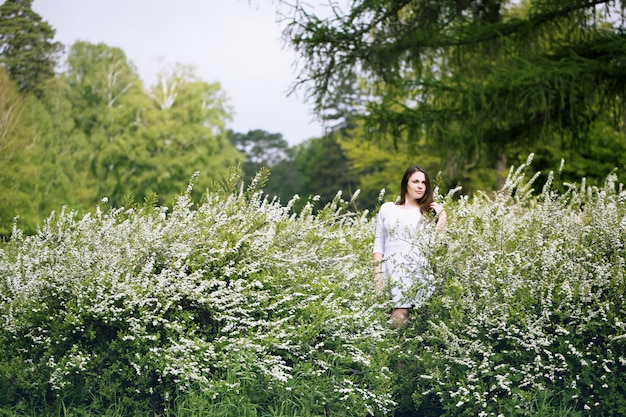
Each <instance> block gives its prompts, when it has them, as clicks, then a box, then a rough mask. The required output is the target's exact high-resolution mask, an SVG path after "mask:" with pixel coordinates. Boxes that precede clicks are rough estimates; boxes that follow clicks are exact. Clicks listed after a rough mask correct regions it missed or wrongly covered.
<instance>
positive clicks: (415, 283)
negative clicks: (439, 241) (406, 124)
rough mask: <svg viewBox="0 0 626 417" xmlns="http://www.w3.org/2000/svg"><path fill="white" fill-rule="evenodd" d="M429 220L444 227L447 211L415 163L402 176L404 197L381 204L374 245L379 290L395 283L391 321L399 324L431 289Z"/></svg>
mask: <svg viewBox="0 0 626 417" xmlns="http://www.w3.org/2000/svg"><path fill="white" fill-rule="evenodd" d="M429 222H433V223H434V224H435V229H438V230H441V229H442V228H444V227H445V225H446V213H445V211H444V210H443V207H442V206H441V204H439V203H436V202H435V201H434V199H433V189H432V184H431V182H430V178H429V177H428V173H427V172H426V171H425V170H424V169H423V168H421V167H419V166H417V165H413V166H410V167H408V168H407V169H406V171H405V172H404V175H403V176H402V181H401V182H400V198H399V199H398V200H397V201H396V202H393V203H392V202H388V203H384V204H383V205H382V206H381V207H380V210H379V212H378V217H377V219H376V236H375V239H374V249H373V253H374V289H375V290H376V291H377V292H378V293H382V291H383V289H384V288H386V286H387V285H389V287H390V288H391V300H392V301H393V303H394V308H393V310H392V311H391V320H392V321H393V322H394V324H395V325H396V327H398V328H401V327H404V326H405V325H406V323H407V321H408V319H409V309H410V308H413V307H416V306H418V305H419V304H420V303H421V302H423V301H424V300H425V299H427V298H428V297H429V296H430V294H431V292H432V288H431V286H430V281H431V280H432V272H431V269H430V266H429V264H428V260H427V259H426V256H425V255H424V252H423V248H424V246H425V245H428V244H429V243H430V242H431V233H430V232H431V231H432V228H431V227H430V226H429V225H428V223H429Z"/></svg>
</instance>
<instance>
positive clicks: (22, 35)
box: [0, 0, 63, 97]
mask: <svg viewBox="0 0 626 417" xmlns="http://www.w3.org/2000/svg"><path fill="white" fill-rule="evenodd" d="M32 3H33V0H6V1H5V2H4V3H3V4H2V5H0V64H1V65H3V66H4V67H5V68H6V70H7V71H8V73H9V74H10V76H11V79H13V80H14V81H15V83H16V84H17V85H18V88H19V90H20V91H21V92H29V93H33V94H35V95H36V96H38V97H41V96H42V95H43V89H44V84H45V82H46V81H47V80H49V79H51V78H53V77H54V67H55V65H56V62H57V59H58V55H59V54H60V53H61V52H62V49H63V46H62V45H61V44H60V43H58V42H53V38H54V34H55V30H54V29H53V28H52V27H51V26H50V25H49V24H48V23H46V22H44V21H43V20H42V18H41V16H39V15H38V14H37V13H35V12H34V11H33V9H32Z"/></svg>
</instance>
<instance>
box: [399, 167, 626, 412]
mask: <svg viewBox="0 0 626 417" xmlns="http://www.w3.org/2000/svg"><path fill="white" fill-rule="evenodd" d="M523 169H524V166H522V167H520V168H519V169H518V170H516V171H511V172H510V175H509V177H508V180H507V183H506V185H505V187H504V188H503V189H502V190H501V191H500V192H498V193H496V194H495V195H493V196H489V195H486V194H484V195H477V196H475V197H474V198H472V199H469V198H461V199H460V200H459V202H458V206H456V207H455V208H454V210H453V211H452V212H451V213H450V214H451V216H449V218H448V222H449V230H448V234H447V235H446V237H445V238H444V239H443V240H442V241H441V245H440V246H439V247H438V248H437V249H436V250H435V251H434V253H433V257H432V261H433V263H434V264H435V265H436V268H437V281H438V283H439V291H438V294H436V295H435V296H434V297H433V298H432V299H431V302H430V305H429V308H428V310H427V311H425V312H423V316H421V317H420V318H421V319H422V320H418V321H416V322H415V323H414V324H413V326H414V327H413V329H414V331H413V332H411V331H410V330H409V331H407V334H408V335H410V336H409V337H407V340H406V341H405V346H404V349H401V350H400V352H401V353H402V354H401V357H402V360H403V361H404V362H405V364H406V366H407V367H409V368H410V369H411V370H410V373H411V375H413V376H414V377H415V378H417V379H416V382H417V384H416V385H412V386H410V387H407V389H408V390H410V392H412V398H413V399H414V401H415V404H416V407H417V409H418V410H427V409H432V408H437V409H440V410H441V411H440V413H438V414H437V415H445V416H476V415H484V416H497V415H580V414H582V415H589V414H597V415H606V416H618V415H623V414H624V413H625V412H626V403H625V402H624V398H623V396H622V395H620V394H618V391H617V390H620V389H624V381H623V378H622V376H623V375H624V372H625V371H626V369H625V366H626V360H625V359H626V345H625V344H624V338H623V335H624V322H625V319H626V305H625V303H624V295H623V294H624V289H625V288H626V277H625V275H624V265H625V263H626V245H625V241H626V227H625V226H626V189H624V187H623V185H622V184H619V183H618V182H617V177H616V176H615V175H614V174H611V175H609V177H608V178H607V180H606V182H605V184H604V186H603V187H601V188H599V187H591V186H590V187H587V186H586V185H585V184H584V183H583V184H581V185H579V186H571V187H570V188H569V189H568V191H567V192H565V193H557V192H555V191H553V190H552V178H549V179H548V181H547V182H546V185H545V186H544V189H543V192H542V193H541V194H539V195H537V196H533V191H532V183H533V181H534V180H535V178H532V179H531V180H528V181H526V180H524V175H523ZM542 392H543V393H545V394H543V395H545V396H544V397H542V396H541V395H539V394H540V393H542ZM539 407H542V408H544V410H543V411H542V412H541V413H538V412H537V409H538V408H539ZM546 408H547V410H545V409H546ZM557 410H561V412H559V414H556V412H557ZM575 411H576V413H574V412H575Z"/></svg>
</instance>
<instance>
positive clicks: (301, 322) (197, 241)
mask: <svg viewBox="0 0 626 417" xmlns="http://www.w3.org/2000/svg"><path fill="white" fill-rule="evenodd" d="M257 182H262V181H257ZM255 184H256V182H255V183H253V184H252V185H251V186H250V187H249V188H248V189H245V190H244V189H243V187H242V188H240V189H239V190H236V189H235V190H229V191H228V192H224V191H223V190H221V189H219V188H218V187H217V186H216V189H215V190H209V191H208V192H207V194H206V195H205V199H204V202H203V203H202V204H199V205H198V206H195V205H194V203H193V201H191V199H190V197H189V195H190V194H189V190H188V191H187V193H185V194H183V195H181V196H180V197H179V198H178V201H177V203H176V205H175V207H173V209H172V210H171V212H170V210H167V209H166V208H161V207H151V206H150V205H147V206H144V207H130V208H128V207H127V208H110V207H107V206H104V205H103V206H101V207H99V209H98V210H97V212H96V213H95V214H93V215H89V214H88V215H84V216H82V217H79V215H78V214H77V213H76V212H71V211H67V212H66V211H63V212H61V213H59V214H58V215H52V216H51V217H50V218H49V219H48V221H47V222H46V223H45V225H44V226H43V227H42V228H41V230H40V231H39V232H38V233H37V234H36V235H34V236H24V235H22V234H21V233H20V232H19V230H17V229H16V230H15V232H14V234H13V236H12V238H11V241H10V242H9V243H8V244H7V245H6V248H5V250H4V252H2V253H1V254H0V271H1V272H0V274H1V275H0V294H2V295H1V298H0V311H1V314H0V317H1V319H0V320H2V323H1V329H0V344H2V346H3V353H2V355H1V356H0V375H2V377H1V378H0V379H2V380H10V381H17V383H16V384H13V385H12V387H11V389H10V390H11V392H12V393H13V397H15V398H18V397H19V396H24V395H29V396H31V397H32V398H46V396H48V397H50V395H52V396H57V397H59V398H61V397H65V398H66V397H68V396H79V398H82V399H81V400H80V401H87V400H88V399H89V398H91V397H92V394H89V393H98V395H99V396H100V397H101V401H102V402H103V403H107V401H108V403H109V404H110V403H112V402H114V401H119V398H123V400H122V401H123V402H124V404H122V406H124V407H127V408H129V409H136V410H139V409H143V411H144V412H145V408H146V404H148V405H149V406H150V407H151V408H152V409H154V410H159V409H160V410H163V409H164V408H165V407H167V402H168V401H167V400H168V399H175V398H177V397H180V396H182V395H187V394H189V393H195V392H202V393H204V394H205V395H207V397H208V398H213V399H214V400H215V401H216V402H219V401H224V400H225V399H226V398H227V397H228V396H232V395H237V396H244V397H245V396H252V397H255V398H256V400H255V401H256V402H257V403H259V404H265V406H266V407H268V406H272V404H274V405H276V404H275V403H276V402H277V401H282V402H286V401H291V403H293V404H296V403H295V402H294V401H295V399H297V400H298V401H299V402H301V403H302V402H304V404H306V407H308V410H309V412H312V413H316V414H326V413H332V411H333V410H335V409H341V410H342V413H344V415H363V413H364V412H368V411H369V412H371V413H381V412H386V411H385V410H389V409H390V408H391V407H392V405H393V402H392V400H391V393H390V390H389V389H388V384H389V380H388V378H385V377H384V376H385V374H386V373H387V374H388V372H386V371H385V370H384V369H380V368H379V369H377V368H376V367H374V366H373V365H376V364H380V362H381V361H380V360H377V359H375V358H374V356H376V355H378V353H377V350H376V343H378V342H380V341H381V340H383V339H384V335H385V333H386V332H388V329H387V328H386V327H385V326H384V320H380V317H381V315H380V312H379V311H378V310H376V309H375V308H371V306H372V304H373V303H372V301H371V294H370V292H369V291H367V288H368V287H369V286H370V285H369V282H368V280H369V279H370V278H371V277H370V274H369V268H370V266H371V263H370V262H369V258H367V260H364V259H365V257H366V255H365V252H367V250H365V251H364V250H363V249H362V246H363V243H362V242H363V240H365V241H367V240H369V241H371V239H372V236H371V235H372V229H371V224H370V222H369V220H368V219H367V214H363V215H356V214H354V213H347V212H345V211H344V210H343V209H342V207H343V206H346V205H347V203H346V202H344V201H342V200H341V199H340V198H339V196H338V198H337V199H336V200H335V201H334V202H333V203H332V204H330V205H329V206H327V207H325V208H323V209H321V210H320V211H319V212H317V213H315V214H314V213H313V204H314V203H313V202H311V203H310V204H309V205H307V207H306V208H305V209H304V210H303V212H302V213H299V214H298V215H295V214H294V213H292V211H291V206H292V205H293V202H290V203H288V204H286V205H282V204H280V202H278V201H269V200H268V199H267V198H265V197H264V196H263V194H262V192H261V191H259V190H257V189H255ZM16 364H17V365H19V366H15V365H16ZM381 376H383V377H382V378H381ZM251 381H254V382H251ZM311 384H314V385H315V386H316V388H315V389H311ZM76 387H80V393H79V392H77V391H78V389H77V388H76ZM81 393H82V394H81ZM80 395H84V397H80ZM333 398H342V399H343V401H344V402H343V403H338V402H334V401H333ZM342 404H343V405H342ZM299 407H301V408H302V407H305V405H300V406H299ZM346 410H349V412H348V411H346Z"/></svg>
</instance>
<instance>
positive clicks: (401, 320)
mask: <svg viewBox="0 0 626 417" xmlns="http://www.w3.org/2000/svg"><path fill="white" fill-rule="evenodd" d="M391 322H392V323H393V324H394V325H395V326H396V329H402V328H404V327H405V326H406V324H407V323H408V322H409V309H408V308H394V309H393V310H391Z"/></svg>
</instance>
